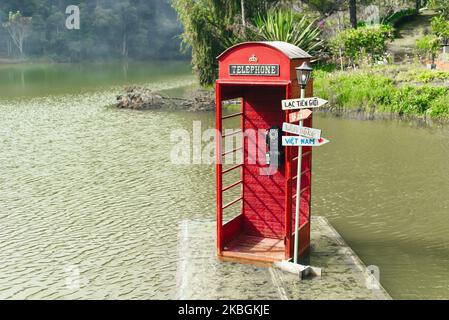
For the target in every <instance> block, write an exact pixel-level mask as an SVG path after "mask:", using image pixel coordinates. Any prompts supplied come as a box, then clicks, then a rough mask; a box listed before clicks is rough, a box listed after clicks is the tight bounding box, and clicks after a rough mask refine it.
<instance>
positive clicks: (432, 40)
mask: <svg viewBox="0 0 449 320" xmlns="http://www.w3.org/2000/svg"><path fill="white" fill-rule="evenodd" d="M416 48H417V49H418V53H420V54H421V55H423V56H425V57H427V58H429V59H431V60H432V63H434V61H435V56H436V55H437V54H438V52H439V51H440V41H439V39H438V37H436V36H434V35H427V36H423V37H421V38H419V39H418V40H416Z"/></svg>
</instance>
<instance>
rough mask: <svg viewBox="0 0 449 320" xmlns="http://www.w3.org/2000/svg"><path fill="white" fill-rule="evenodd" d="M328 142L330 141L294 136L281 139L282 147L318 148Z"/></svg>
mask: <svg viewBox="0 0 449 320" xmlns="http://www.w3.org/2000/svg"><path fill="white" fill-rule="evenodd" d="M328 142H330V141H329V140H327V139H324V138H320V139H311V138H303V137H294V136H288V137H286V136H283V137H282V145H283V146H284V147H319V146H322V145H325V144H326V143H328Z"/></svg>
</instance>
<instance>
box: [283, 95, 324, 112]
mask: <svg viewBox="0 0 449 320" xmlns="http://www.w3.org/2000/svg"><path fill="white" fill-rule="evenodd" d="M326 103H327V100H324V99H321V98H317V97H310V98H301V99H288V100H282V110H296V109H310V108H318V107H321V106H324V105H325V104H326Z"/></svg>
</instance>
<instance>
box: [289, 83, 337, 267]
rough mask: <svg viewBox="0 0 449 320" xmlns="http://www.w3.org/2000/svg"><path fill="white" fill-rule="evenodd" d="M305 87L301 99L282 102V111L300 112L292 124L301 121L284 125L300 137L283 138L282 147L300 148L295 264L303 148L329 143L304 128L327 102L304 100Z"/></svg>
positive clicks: (310, 129)
mask: <svg viewBox="0 0 449 320" xmlns="http://www.w3.org/2000/svg"><path fill="white" fill-rule="evenodd" d="M304 96H305V90H304V87H303V88H302V89H301V99H289V100H282V110H298V109H300V111H296V112H294V113H291V114H289V120H290V122H296V121H299V125H295V124H292V123H286V122H284V124H283V125H282V130H283V131H284V132H287V133H291V134H297V135H298V136H283V137H282V145H283V146H286V147H298V170H297V172H298V174H297V178H296V212H295V244H294V256H293V260H294V263H295V264H297V263H298V241H299V240H298V229H299V209H300V201H301V195H300V192H301V172H302V169H301V165H302V161H301V160H302V147H303V146H306V147H319V146H322V145H324V144H326V143H328V142H329V140H327V139H324V138H321V130H319V129H314V128H308V127H303V120H305V119H307V118H308V117H310V115H311V114H312V111H311V110H309V109H311V108H318V107H321V106H324V105H325V104H326V103H327V101H326V100H324V99H321V98H317V97H311V98H304Z"/></svg>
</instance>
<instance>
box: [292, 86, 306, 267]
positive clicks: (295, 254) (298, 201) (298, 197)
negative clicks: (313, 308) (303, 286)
mask: <svg viewBox="0 0 449 320" xmlns="http://www.w3.org/2000/svg"><path fill="white" fill-rule="evenodd" d="M305 97H306V89H305V88H304V87H303V86H301V98H302V99H304V98H305ZM299 125H300V126H301V127H302V125H303V120H300V121H299ZM301 171H302V146H300V147H298V169H297V172H296V210H295V244H294V251H293V262H294V263H295V264H297V263H298V247H299V235H298V233H299V209H300V204H301Z"/></svg>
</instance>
